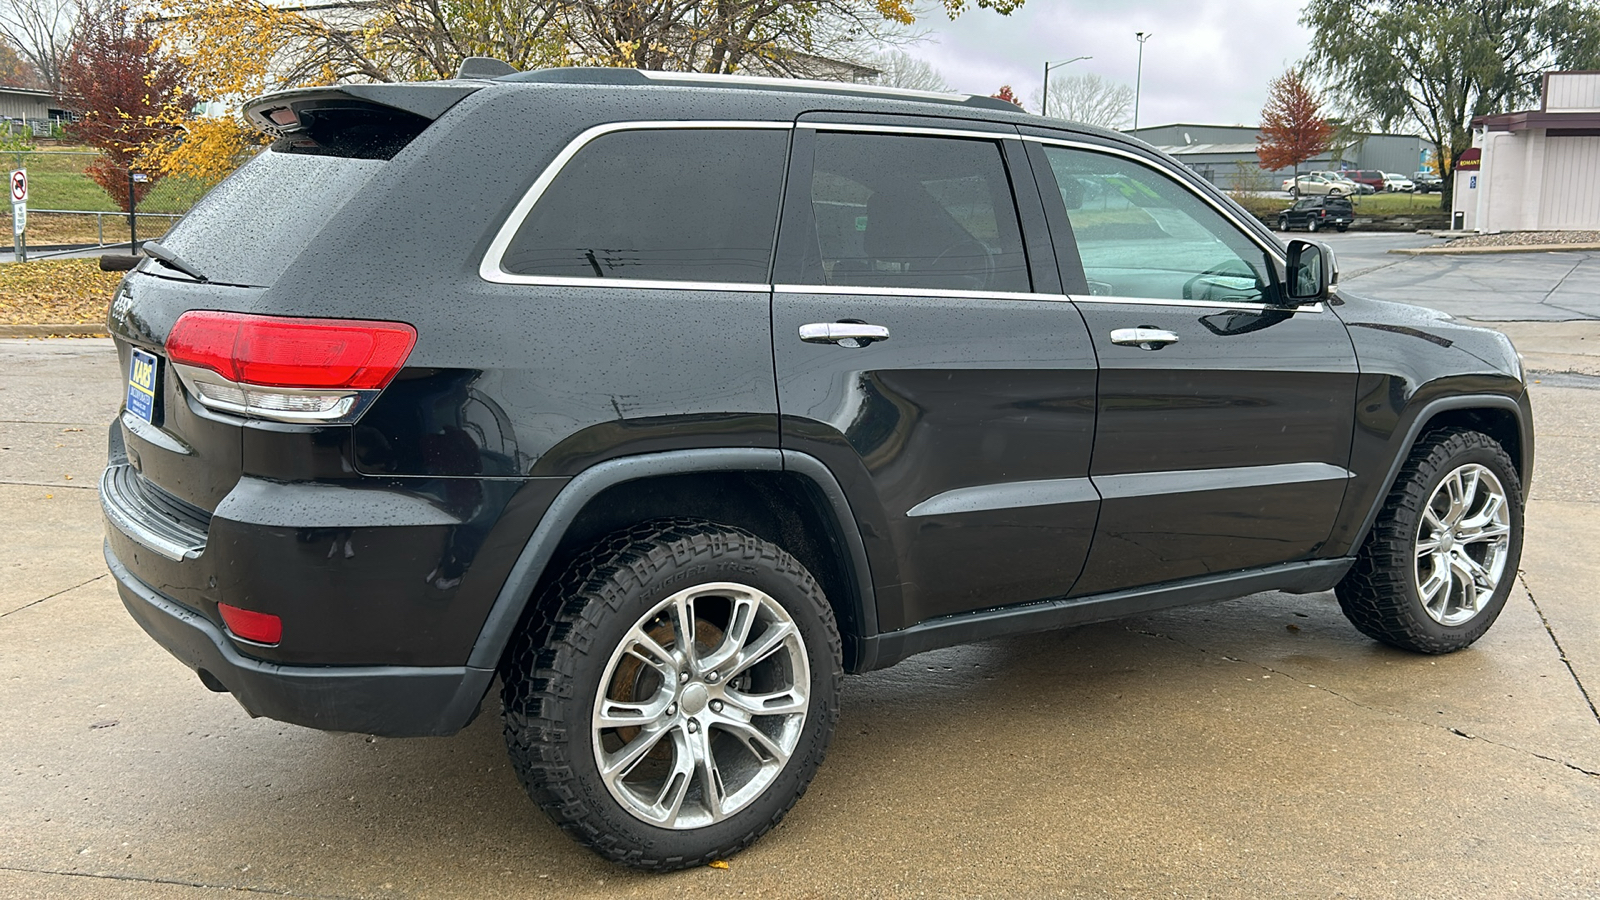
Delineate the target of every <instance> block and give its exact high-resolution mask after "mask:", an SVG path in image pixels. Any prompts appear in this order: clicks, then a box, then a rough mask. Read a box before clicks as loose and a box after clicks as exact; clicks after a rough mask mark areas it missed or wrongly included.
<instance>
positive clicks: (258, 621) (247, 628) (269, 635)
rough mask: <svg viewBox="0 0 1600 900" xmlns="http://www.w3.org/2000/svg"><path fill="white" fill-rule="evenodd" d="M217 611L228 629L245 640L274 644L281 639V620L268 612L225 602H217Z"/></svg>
mask: <svg viewBox="0 0 1600 900" xmlns="http://www.w3.org/2000/svg"><path fill="white" fill-rule="evenodd" d="M217 612H220V613H222V621H224V622H226V623H227V624H228V630H229V631H231V632H233V633H234V634H236V635H238V636H239V637H242V638H244V639H245V640H247V641H255V642H256V643H258V644H276V643H277V642H279V641H281V640H283V620H282V619H280V618H278V617H277V616H274V615H272V614H270V613H263V612H254V611H252V610H248V609H240V608H239V607H237V606H229V605H228V604H226V603H218V604H217Z"/></svg>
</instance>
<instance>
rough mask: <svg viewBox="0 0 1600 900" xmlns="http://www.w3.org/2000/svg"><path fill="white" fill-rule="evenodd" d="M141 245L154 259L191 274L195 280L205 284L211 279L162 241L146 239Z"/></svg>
mask: <svg viewBox="0 0 1600 900" xmlns="http://www.w3.org/2000/svg"><path fill="white" fill-rule="evenodd" d="M140 246H141V247H143V248H144V252H145V253H147V254H149V255H150V256H151V257H152V258H153V259H156V260H158V261H160V262H162V263H165V264H167V265H169V266H171V267H172V268H174V269H177V270H178V271H179V272H182V273H183V274H185V275H188V276H190V277H191V278H193V279H194V280H195V281H198V282H200V283H202V284H204V283H206V282H208V281H210V280H211V279H209V278H207V277H206V273H204V272H202V271H200V267H199V266H197V265H195V264H194V263H192V262H189V261H188V260H187V259H184V258H183V257H181V256H179V255H178V254H176V253H174V252H173V251H171V250H169V249H168V248H167V246H166V245H165V244H162V243H161V242H160V241H145V242H144V243H143V244H141V245H140Z"/></svg>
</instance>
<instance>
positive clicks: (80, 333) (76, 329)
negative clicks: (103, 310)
mask: <svg viewBox="0 0 1600 900" xmlns="http://www.w3.org/2000/svg"><path fill="white" fill-rule="evenodd" d="M110 336H111V335H110V332H108V331H106V326H105V324H104V323H102V322H92V323H88V324H78V325H0V338H47V337H110Z"/></svg>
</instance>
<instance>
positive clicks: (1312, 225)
mask: <svg viewBox="0 0 1600 900" xmlns="http://www.w3.org/2000/svg"><path fill="white" fill-rule="evenodd" d="M1306 231H1309V232H1311V233H1312V234H1316V233H1317V220H1316V219H1309V220H1307V221H1306Z"/></svg>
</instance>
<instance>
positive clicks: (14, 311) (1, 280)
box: [0, 259, 122, 325]
mask: <svg viewBox="0 0 1600 900" xmlns="http://www.w3.org/2000/svg"><path fill="white" fill-rule="evenodd" d="M121 278H122V273H121V272H102V271H100V265H99V261H98V260H94V259H51V260H40V261H38V262H26V263H11V264H9V265H0V325H78V324H95V323H99V322H104V321H105V318H106V306H107V304H109V303H110V302H111V295H112V294H113V293H114V292H115V291H116V289H117V282H118V281H120V280H121Z"/></svg>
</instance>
